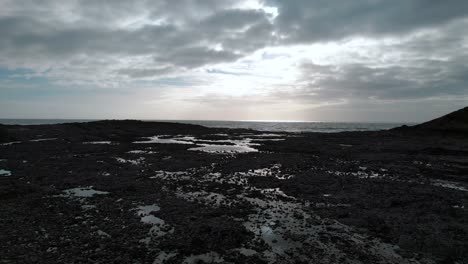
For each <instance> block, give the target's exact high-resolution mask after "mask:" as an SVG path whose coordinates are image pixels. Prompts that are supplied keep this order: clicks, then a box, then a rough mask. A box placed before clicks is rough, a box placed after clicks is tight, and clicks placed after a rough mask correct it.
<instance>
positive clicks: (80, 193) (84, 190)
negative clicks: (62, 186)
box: [57, 186, 109, 198]
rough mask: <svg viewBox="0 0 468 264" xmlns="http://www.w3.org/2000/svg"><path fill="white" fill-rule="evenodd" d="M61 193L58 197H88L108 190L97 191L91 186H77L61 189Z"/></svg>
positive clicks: (102, 193)
mask: <svg viewBox="0 0 468 264" xmlns="http://www.w3.org/2000/svg"><path fill="white" fill-rule="evenodd" d="M62 192H63V194H60V195H57V196H59V197H78V198H90V197H93V196H95V195H105V194H109V192H104V191H97V190H94V189H93V186H89V187H78V188H72V189H67V190H64V191H62Z"/></svg>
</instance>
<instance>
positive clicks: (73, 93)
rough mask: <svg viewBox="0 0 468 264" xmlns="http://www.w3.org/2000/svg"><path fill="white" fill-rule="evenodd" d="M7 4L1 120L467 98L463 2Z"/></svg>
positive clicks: (251, 115)
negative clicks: (85, 105)
mask: <svg viewBox="0 0 468 264" xmlns="http://www.w3.org/2000/svg"><path fill="white" fill-rule="evenodd" d="M0 5H1V6H2V10H0V36H1V38H0V95H2V96H1V99H0V102H1V105H0V110H1V112H2V113H3V115H4V116H1V117H44V118H47V117H65V118H66V117H78V118H112V117H122V118H162V119H175V118H182V119H275V120H277V119H294V120H297V119H304V120H339V121H346V120H349V119H350V118H352V119H354V120H359V121H365V120H368V121H371V120H383V121H402V120H406V119H408V117H409V116H410V117H411V120H406V121H412V120H414V121H420V120H423V119H426V118H430V117H432V115H438V114H442V113H443V112H442V111H448V110H454V109H456V108H457V107H460V106H463V104H466V102H467V99H468V74H467V72H468V71H467V70H468V63H467V62H468V38H467V37H466V36H467V35H468V34H466V33H468V32H467V30H466V28H468V15H467V14H468V2H467V3H465V2H464V1H458V0H448V1H432V0H431V1H427V0H395V1H385V0H356V1H345V2H343V1H341V0H340V1H338V0H327V1H323V0H313V1H310V0H292V1H279V0H265V1H260V0H238V1H236V0H224V1H219V0H175V1H174V0H159V1H123V0H119V1H87V0H82V1H79V0H74V1H59V0H47V1H34V0H0ZM91 97H93V98H98V99H96V100H89V98H91ZM122 97H123V98H127V100H128V101H122V100H121V98H122ZM57 100H59V101H67V100H73V102H76V104H77V106H76V107H67V104H64V105H61V104H58V103H57ZM113 100H114V101H113ZM80 102H81V103H85V102H90V103H93V105H92V107H91V108H89V109H94V110H93V111H91V112H89V111H87V112H83V111H81V110H80V109H79V103H80ZM110 102H115V103H116V104H121V105H124V106H125V107H127V108H122V107H114V106H113V104H111V103H110ZM428 105H435V106H434V107H432V108H428ZM48 107H50V108H54V109H60V107H63V110H62V111H60V114H59V115H57V114H55V116H54V114H53V112H51V111H46V110H44V109H46V108H48ZM392 107H397V108H398V109H399V111H394V110H392V111H390V110H391V109H392ZM174 108H177V109H176V110H174ZM219 108H223V109H224V110H226V111H225V113H224V115H223V114H214V113H213V110H214V109H219ZM123 109H125V110H123ZM128 109H131V110H128ZM194 109H196V110H194ZM363 109H366V111H367V112H366V111H363ZM385 109H386V110H385ZM428 109H431V110H429V112H428ZM384 110H385V111H387V112H392V113H393V114H391V115H386V114H384V112H385V111H384ZM407 111H412V113H413V114H411V115H405V112H407ZM380 112H382V113H381V114H378V113H380ZM103 113H105V114H103ZM345 113H346V114H345ZM348 113H355V114H354V115H351V116H349V115H348ZM373 113H377V114H373ZM164 115H166V116H164ZM349 121H353V120H349Z"/></svg>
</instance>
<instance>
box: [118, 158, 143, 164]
mask: <svg viewBox="0 0 468 264" xmlns="http://www.w3.org/2000/svg"><path fill="white" fill-rule="evenodd" d="M115 159H116V160H117V161H118V162H119V163H130V164H133V165H140V164H142V163H144V161H145V157H140V158H138V159H135V160H126V159H124V158H115Z"/></svg>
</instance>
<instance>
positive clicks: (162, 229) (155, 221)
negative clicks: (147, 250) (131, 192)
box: [136, 204, 174, 243]
mask: <svg viewBox="0 0 468 264" xmlns="http://www.w3.org/2000/svg"><path fill="white" fill-rule="evenodd" d="M160 209H161V208H160V207H159V206H157V205H156V204H152V205H144V206H138V208H137V209H136V210H137V212H136V214H137V215H138V216H139V217H140V218H141V219H140V220H141V222H142V223H145V224H147V225H152V227H151V229H150V230H149V232H148V234H149V235H152V236H156V237H161V236H164V235H166V234H167V233H173V232H174V228H172V229H171V228H170V226H169V225H167V224H166V222H165V221H164V220H162V219H161V218H159V217H156V216H154V215H152V214H151V213H152V212H158V211H159V210H160ZM148 240H151V238H145V239H142V241H143V242H145V243H146V242H148Z"/></svg>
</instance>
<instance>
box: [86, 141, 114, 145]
mask: <svg viewBox="0 0 468 264" xmlns="http://www.w3.org/2000/svg"><path fill="white" fill-rule="evenodd" d="M83 144H91V145H100V144H102V145H111V144H113V143H112V142H111V141H88V142H83ZM114 144H117V143H114Z"/></svg>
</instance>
